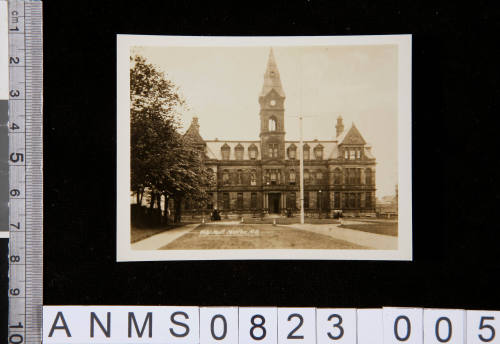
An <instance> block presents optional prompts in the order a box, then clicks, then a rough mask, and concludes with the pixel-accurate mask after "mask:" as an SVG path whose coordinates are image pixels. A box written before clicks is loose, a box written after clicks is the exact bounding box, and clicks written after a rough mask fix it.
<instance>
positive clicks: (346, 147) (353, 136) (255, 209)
mask: <svg viewBox="0 0 500 344" xmlns="http://www.w3.org/2000/svg"><path fill="white" fill-rule="evenodd" d="M285 98H286V97H285V92H284V90H283V87H282V84H281V79H280V74H279V71H278V66H277V64H276V61H275V58H274V54H273V51H272V50H271V51H270V53H269V59H268V63H267V69H266V72H265V74H264V85H263V87H262V91H261V93H260V95H259V98H258V101H259V104H260V113H259V119H260V134H259V139H257V140H254V141H246V140H241V141H239V140H231V141H225V140H217V139H216V140H204V139H203V138H202V137H201V136H200V134H199V124H198V119H197V118H193V121H192V123H191V125H190V127H189V129H188V130H187V131H186V134H185V135H186V136H188V137H190V138H191V139H192V140H194V141H195V142H196V143H197V144H199V145H200V148H202V149H204V151H205V154H204V156H205V164H206V166H207V167H208V168H210V169H211V170H212V171H213V176H214V180H215V182H214V183H213V185H212V186H211V187H210V188H209V189H208V190H207V192H208V193H209V196H210V199H211V201H210V202H208V204H207V206H206V207H207V209H204V210H203V211H204V212H206V211H209V210H211V209H213V208H217V209H218V210H219V211H220V212H221V214H222V215H223V216H225V215H228V216H229V217H232V216H262V215H267V214H280V215H285V214H286V213H287V212H292V213H293V214H297V213H298V212H299V211H300V167H299V165H300V160H299V154H300V152H299V149H300V146H299V145H300V144H299V141H290V140H287V139H286V135H285V134H286V133H285V131H284V128H285V107H284V103H285ZM303 149H304V210H305V213H306V216H314V217H318V216H322V217H325V216H332V215H333V213H334V212H335V211H339V210H341V211H342V212H343V214H344V215H349V214H350V215H372V214H374V213H375V190H376V183H375V164H376V163H375V157H374V156H373V155H372V153H371V147H370V146H369V145H367V143H366V141H365V140H364V139H363V136H362V135H361V133H360V132H359V130H358V129H357V128H356V126H355V125H354V124H353V125H352V126H351V127H350V128H344V124H343V119H342V117H340V116H339V117H338V118H337V119H336V123H335V130H334V123H332V136H331V139H330V140H313V141H310V140H309V141H303ZM190 212H191V213H192V214H194V213H198V212H200V209H193V207H192V204H190V202H189V201H186V202H185V204H184V214H186V213H188V214H189V213H190Z"/></svg>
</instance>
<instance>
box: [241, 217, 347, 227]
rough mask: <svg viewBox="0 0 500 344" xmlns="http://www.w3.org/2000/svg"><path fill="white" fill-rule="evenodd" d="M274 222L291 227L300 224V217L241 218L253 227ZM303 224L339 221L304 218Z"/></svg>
mask: <svg viewBox="0 0 500 344" xmlns="http://www.w3.org/2000/svg"><path fill="white" fill-rule="evenodd" d="M274 220H276V224H278V225H291V224H294V223H300V217H278V218H272V217H264V218H253V217H252V218H248V217H246V218H243V223H246V224H255V225H260V224H272V223H273V221H274ZM304 222H305V223H312V224H322V223H339V220H334V219H316V218H310V217H306V218H305V219H304Z"/></svg>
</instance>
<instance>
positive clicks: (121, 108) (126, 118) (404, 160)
mask: <svg viewBox="0 0 500 344" xmlns="http://www.w3.org/2000/svg"><path fill="white" fill-rule="evenodd" d="M387 44H392V45H397V46H398V179H399V180H398V219H399V220H398V249H397V250H369V249H368V250H335V249H333V250H324V249H261V250H255V249H238V250H213V249H210V250H144V251H142V250H132V247H131V241H130V236H131V230H130V80H129V79H130V61H129V57H130V48H131V47H134V46H160V47H168V46H175V47H183V46H184V47H193V46H196V47H209V46H218V47H238V46H239V47H251V46H271V45H272V46H332V45H343V46H347V45H357V46H359V45H387ZM411 70H412V36H411V35H373V36H299V37H194V36H146V35H117V112H118V113H117V133H116V134H117V185H116V189H117V195H116V196H117V198H116V223H117V235H116V249H117V251H116V252H117V261H118V262H127V261H169V260H172V261H182V260H268V259H274V260H400V261H408V260H412V259H413V250H412V229H413V222H412V149H411V148H412V143H411V141H412V136H411V116H412V113H411V83H412V81H411Z"/></svg>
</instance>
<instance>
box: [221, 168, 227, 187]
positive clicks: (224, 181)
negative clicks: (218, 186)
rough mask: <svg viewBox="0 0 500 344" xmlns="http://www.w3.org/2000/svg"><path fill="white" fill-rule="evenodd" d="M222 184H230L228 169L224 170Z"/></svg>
mask: <svg viewBox="0 0 500 344" xmlns="http://www.w3.org/2000/svg"><path fill="white" fill-rule="evenodd" d="M222 184H224V185H227V184H229V171H228V170H224V171H222Z"/></svg>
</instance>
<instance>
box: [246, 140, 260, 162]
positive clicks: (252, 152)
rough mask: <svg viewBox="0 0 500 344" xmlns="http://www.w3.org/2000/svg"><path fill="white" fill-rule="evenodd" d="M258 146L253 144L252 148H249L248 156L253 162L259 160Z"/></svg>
mask: <svg viewBox="0 0 500 344" xmlns="http://www.w3.org/2000/svg"><path fill="white" fill-rule="evenodd" d="M257 152H258V149H257V146H256V145H254V144H253V143H252V145H251V146H250V147H248V156H249V157H250V159H251V160H255V159H257Z"/></svg>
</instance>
